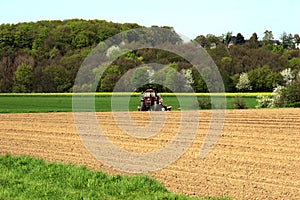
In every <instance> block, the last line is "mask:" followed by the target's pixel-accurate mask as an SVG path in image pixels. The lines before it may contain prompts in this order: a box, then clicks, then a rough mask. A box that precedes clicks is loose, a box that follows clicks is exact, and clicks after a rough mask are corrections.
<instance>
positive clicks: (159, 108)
mask: <svg viewBox="0 0 300 200" xmlns="http://www.w3.org/2000/svg"><path fill="white" fill-rule="evenodd" d="M153 111H165V107H163V106H162V105H161V104H154V106H153Z"/></svg>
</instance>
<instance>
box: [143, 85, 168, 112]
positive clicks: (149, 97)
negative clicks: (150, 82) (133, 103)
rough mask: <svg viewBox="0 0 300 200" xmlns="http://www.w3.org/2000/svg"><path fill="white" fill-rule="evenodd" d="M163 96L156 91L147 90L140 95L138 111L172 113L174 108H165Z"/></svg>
mask: <svg viewBox="0 0 300 200" xmlns="http://www.w3.org/2000/svg"><path fill="white" fill-rule="evenodd" d="M162 101H163V99H162V98H161V95H160V94H159V93H157V92H156V91H155V90H154V89H147V90H145V91H144V92H143V93H142V94H141V95H140V103H141V105H140V106H138V111H149V110H150V111H170V110H171V108H172V106H164V105H163V104H162Z"/></svg>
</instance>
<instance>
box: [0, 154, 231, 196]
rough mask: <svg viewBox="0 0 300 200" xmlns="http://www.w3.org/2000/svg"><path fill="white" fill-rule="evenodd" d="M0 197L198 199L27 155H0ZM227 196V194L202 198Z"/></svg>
mask: <svg viewBox="0 0 300 200" xmlns="http://www.w3.org/2000/svg"><path fill="white" fill-rule="evenodd" d="M0 199H24V200H25V199H26V200H27V199H200V198H189V197H186V196H183V195H179V194H172V193H170V192H168V191H167V189H166V188H165V187H164V186H163V185H161V184H160V183H158V182H157V181H155V180H153V179H151V178H149V177H148V176H145V175H137V176H131V177H129V176H120V175H114V176H108V175H107V174H105V173H103V172H100V171H91V170H89V169H87V168H86V167H83V166H80V167H79V166H74V165H72V164H64V165H63V164H59V163H46V162H44V161H43V160H42V159H34V158H31V157H27V156H15V157H13V156H10V155H5V156H1V157H0ZM204 199H229V198H210V197H207V198H204Z"/></svg>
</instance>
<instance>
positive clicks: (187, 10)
mask: <svg viewBox="0 0 300 200" xmlns="http://www.w3.org/2000/svg"><path fill="white" fill-rule="evenodd" d="M1 7H2V10H3V12H2V15H1V16H0V24H17V23H22V22H37V21H42V20H68V19H84V20H92V19H100V20H106V21H108V22H114V23H137V24H139V25H141V26H146V27H150V26H155V25H157V26H171V27H173V28H174V30H175V31H176V32H177V33H179V34H181V35H184V36H186V37H188V38H189V39H194V38H196V37H197V36H199V35H204V36H206V35H207V34H213V35H216V36H221V35H222V34H226V33H227V32H232V35H234V36H235V35H237V33H241V34H242V35H243V36H244V37H245V38H247V39H249V38H250V37H251V35H252V34H253V33H254V32H255V33H257V35H258V37H259V39H260V40H261V39H262V37H263V34H264V32H265V31H266V30H270V31H272V33H273V35H274V39H279V38H280V36H281V34H282V33H283V32H286V33H287V34H289V33H291V34H292V35H294V34H296V33H298V34H299V33H300V31H299V30H298V29H297V27H296V21H297V18H298V16H299V14H298V11H297V8H299V7H300V1H297V0H287V1H285V2H284V3H283V2H282V1H280V0H275V1H271V0H266V1H259V0H251V1H250V0H244V1H242V0H227V1H221V0H212V1H197V2H194V1H192V0H186V1H184V2H181V3H179V2H175V3H174V2H172V1H170V0H165V1H159V0H152V1H151V2H149V1H137V0H131V1H129V2H124V1H119V2H118V3H116V2H110V1H108V2H107V1H106V2H101V1H96V0H86V1H84V2H83V1H77V2H72V1H70V0H60V1H58V0H53V1H51V2H38V1H33V0H29V1H21V0H11V1H4V2H1ZM202 19H204V20H202Z"/></svg>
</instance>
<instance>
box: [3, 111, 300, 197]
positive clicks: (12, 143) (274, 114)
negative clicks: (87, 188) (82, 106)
mask: <svg viewBox="0 0 300 200" xmlns="http://www.w3.org/2000/svg"><path fill="white" fill-rule="evenodd" d="M130 115H131V117H132V119H133V120H134V121H135V122H136V124H137V125H139V126H144V125H145V124H146V125H147V123H149V120H150V117H149V114H148V113H144V112H143V113H141V112H133V113H131V114H130ZM200 115H201V118H200V120H199V121H200V128H199V130H198V132H197V135H196V138H195V140H194V142H193V143H192V145H191V147H190V148H189V150H188V151H187V152H186V153H185V154H183V155H182V156H181V157H180V159H178V160H177V161H176V162H174V163H173V164H171V165H170V166H168V167H166V168H164V169H162V170H159V171H155V172H150V173H149V175H150V176H151V177H154V178H155V179H157V180H158V181H160V182H161V183H163V184H164V185H165V186H166V187H167V188H168V189H169V190H170V191H172V192H175V193H184V194H187V195H189V196H208V195H209V196H230V197H233V198H234V199H242V198H244V199H298V198H299V197H300V109H257V110H255V109H253V110H227V111H226V120H225V124H224V129H223V132H222V135H221V137H220V138H219V140H218V143H217V145H216V147H215V148H214V149H213V150H212V151H211V152H210V153H209V155H208V156H207V157H205V158H202V159H200V158H198V157H197V155H198V153H199V148H200V147H201V145H202V143H203V139H204V137H205V135H206V131H207V128H208V126H209V122H210V116H211V113H210V111H200ZM180 116H181V113H180V112H175V111H174V112H173V111H172V112H167V113H166V119H167V120H166V123H165V126H164V127H163V129H162V130H161V132H160V133H158V134H157V135H155V136H153V137H151V138H148V139H137V138H133V137H130V136H128V135H126V134H124V133H123V132H122V131H121V130H120V129H119V128H118V127H117V126H116V124H115V122H114V120H113V117H112V114H111V113H109V112H105V113H97V117H98V119H99V121H100V122H101V128H102V129H103V130H104V132H105V133H106V135H107V136H108V137H109V138H110V140H111V141H112V142H113V143H114V144H115V145H119V146H120V147H121V148H123V149H126V150H128V151H133V152H138V153H146V152H150V151H153V150H155V149H158V148H163V147H164V145H166V144H167V143H168V142H169V141H170V140H171V139H172V138H173V137H174V135H175V134H176V131H177V130H178V124H179V122H180V121H179V119H180ZM124 121H126V119H124ZM6 153H10V154H12V155H31V156H34V157H39V158H44V159H45V160H46V161H59V162H72V163H75V164H78V165H86V166H88V167H90V168H92V169H96V170H99V169H101V170H103V171H105V172H107V173H109V174H114V173H120V172H118V171H117V170H114V169H112V168H110V167H108V166H105V165H103V164H101V163H100V162H99V161H97V160H96V159H95V158H94V157H93V156H92V155H90V154H89V152H88V151H87V150H86V148H85V147H84V146H83V145H82V142H81V140H80V137H79V135H78V133H77V131H76V128H75V124H74V118H73V114H72V113H31V114H0V154H1V155H4V154H6Z"/></svg>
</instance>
